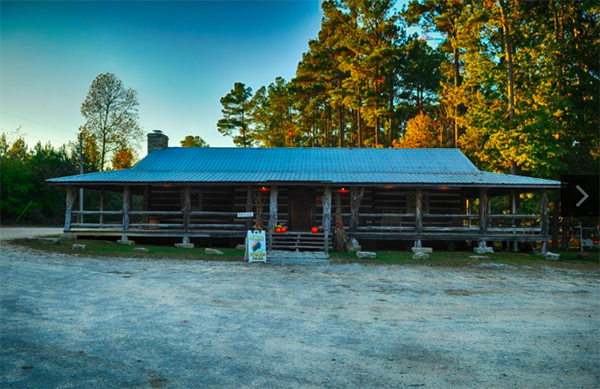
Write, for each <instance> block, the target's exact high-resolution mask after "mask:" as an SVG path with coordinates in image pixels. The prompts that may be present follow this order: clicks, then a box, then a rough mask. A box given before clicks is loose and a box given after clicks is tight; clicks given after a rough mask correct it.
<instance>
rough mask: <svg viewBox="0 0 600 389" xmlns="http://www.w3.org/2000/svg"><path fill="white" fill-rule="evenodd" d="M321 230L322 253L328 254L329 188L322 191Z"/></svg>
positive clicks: (329, 227)
mask: <svg viewBox="0 0 600 389" xmlns="http://www.w3.org/2000/svg"><path fill="white" fill-rule="evenodd" d="M323 230H324V231H325V244H324V247H323V248H324V251H325V253H326V254H327V253H329V231H330V230H331V187H330V186H326V187H325V190H324V191H323Z"/></svg>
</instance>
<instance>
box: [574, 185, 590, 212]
mask: <svg viewBox="0 0 600 389" xmlns="http://www.w3.org/2000/svg"><path fill="white" fill-rule="evenodd" d="M576 188H577V190H578V191H580V192H581V194H582V195H583V198H582V199H581V200H579V202H578V203H577V204H575V206H576V207H579V206H580V205H581V204H583V202H584V201H585V200H587V198H588V197H590V195H589V194H587V193H585V190H583V189H581V187H580V186H579V185H577V186H576Z"/></svg>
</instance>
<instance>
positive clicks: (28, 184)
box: [0, 134, 79, 225]
mask: <svg viewBox="0 0 600 389" xmlns="http://www.w3.org/2000/svg"><path fill="white" fill-rule="evenodd" d="M78 173H79V156H78V153H77V150H75V149H74V148H73V145H72V144H71V145H69V146H65V145H63V146H61V147H59V148H58V149H56V148H54V147H52V145H50V143H48V144H46V145H42V143H41V142H38V143H37V144H36V145H35V146H34V147H33V148H32V149H28V147H27V144H26V143H25V141H24V140H23V137H21V136H19V137H17V138H16V139H15V140H14V141H12V142H9V141H8V140H7V137H6V134H2V135H0V182H1V183H2V184H1V185H0V209H1V214H0V217H1V220H2V222H6V221H10V222H15V221H18V222H35V223H42V224H56V225H58V224H60V223H61V222H62V221H64V217H65V205H64V203H65V190H64V188H62V187H56V186H50V185H48V184H47V183H46V182H45V180H46V179H48V178H52V177H60V176H68V175H73V174H78Z"/></svg>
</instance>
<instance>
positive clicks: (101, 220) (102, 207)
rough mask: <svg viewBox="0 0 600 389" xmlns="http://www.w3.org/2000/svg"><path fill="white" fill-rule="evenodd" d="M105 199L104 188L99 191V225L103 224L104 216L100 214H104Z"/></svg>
mask: <svg viewBox="0 0 600 389" xmlns="http://www.w3.org/2000/svg"><path fill="white" fill-rule="evenodd" d="M105 197H106V192H105V190H104V188H102V189H100V218H99V220H98V221H99V222H100V224H104V215H103V214H102V212H104V200H105Z"/></svg>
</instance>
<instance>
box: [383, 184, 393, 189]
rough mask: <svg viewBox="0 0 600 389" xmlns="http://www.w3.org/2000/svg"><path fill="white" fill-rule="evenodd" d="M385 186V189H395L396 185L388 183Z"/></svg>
mask: <svg viewBox="0 0 600 389" xmlns="http://www.w3.org/2000/svg"><path fill="white" fill-rule="evenodd" d="M384 188H385V189H394V187H393V186H391V185H386V186H384Z"/></svg>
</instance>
